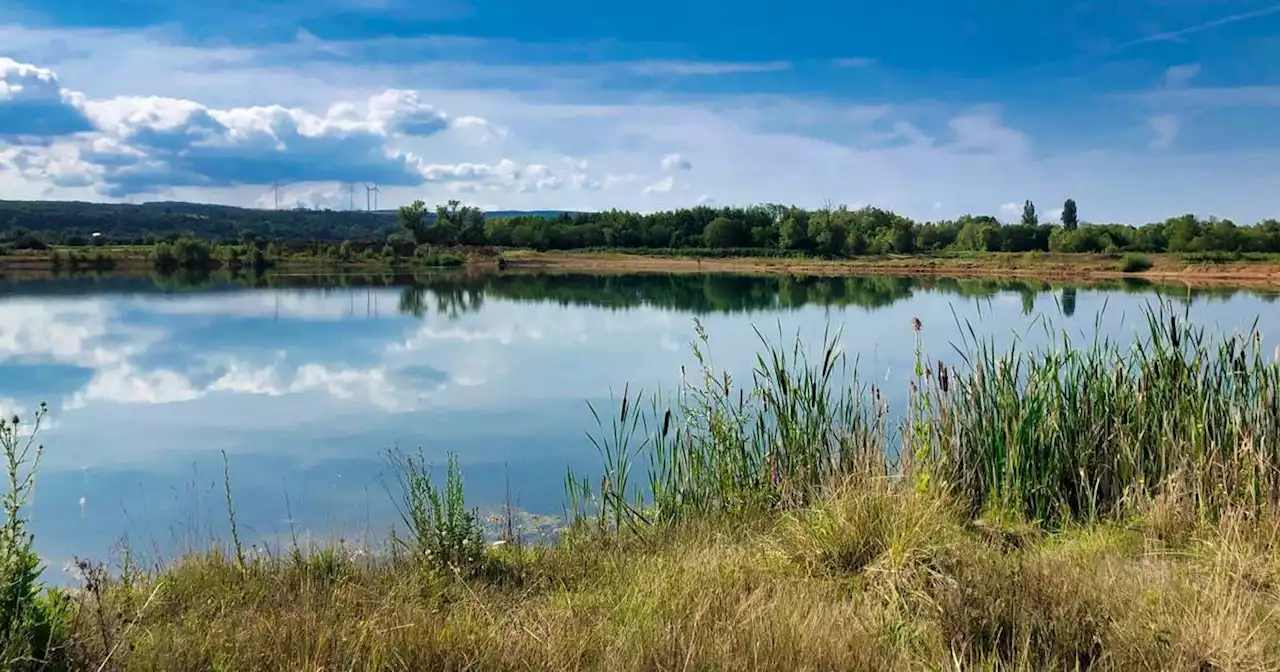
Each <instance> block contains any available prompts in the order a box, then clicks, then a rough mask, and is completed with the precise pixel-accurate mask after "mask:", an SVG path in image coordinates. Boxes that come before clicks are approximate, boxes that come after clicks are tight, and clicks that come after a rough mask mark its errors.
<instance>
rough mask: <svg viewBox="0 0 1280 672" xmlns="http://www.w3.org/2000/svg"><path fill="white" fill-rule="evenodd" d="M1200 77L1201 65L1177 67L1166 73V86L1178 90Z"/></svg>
mask: <svg viewBox="0 0 1280 672" xmlns="http://www.w3.org/2000/svg"><path fill="white" fill-rule="evenodd" d="M1199 75H1200V64H1199V63H1187V64H1185V65H1175V66H1173V67H1171V68H1169V69H1168V70H1165V71H1164V85H1165V86H1167V87H1169V88H1171V89H1177V88H1181V87H1183V86H1186V85H1187V84H1190V83H1191V80H1193V79H1195V78H1196V77H1198V76H1199Z"/></svg>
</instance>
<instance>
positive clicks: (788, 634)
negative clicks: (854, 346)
mask: <svg viewBox="0 0 1280 672" xmlns="http://www.w3.org/2000/svg"><path fill="white" fill-rule="evenodd" d="M911 327H912V330H913V333H914V336H915V338H916V342H917V353H918V354H917V361H916V366H915V370H914V371H913V372H912V376H911V381H910V383H909V390H908V392H909V393H908V395H907V399H906V403H905V404H903V406H902V407H901V408H893V407H892V404H890V402H889V399H890V396H891V395H890V394H889V393H888V392H886V391H884V390H881V389H879V388H878V387H877V386H875V385H871V384H863V383H860V382H859V381H858V379H857V376H856V373H857V366H856V362H854V363H852V364H851V363H848V362H847V360H846V355H845V354H844V353H842V352H841V350H840V348H839V347H838V343H839V341H840V338H839V334H838V333H837V334H827V335H826V337H825V338H824V339H823V342H822V343H821V344H820V345H819V346H818V347H816V348H810V347H806V346H805V344H803V343H801V342H800V339H799V338H798V337H797V339H796V340H795V341H794V343H792V344H791V345H787V346H784V345H781V344H780V343H779V342H778V341H774V340H771V339H769V338H765V337H764V336H763V335H761V341H762V343H763V348H762V354H761V355H760V357H759V358H758V360H757V362H756V365H755V367H754V370H753V371H752V373H751V375H750V377H749V378H748V379H744V380H737V379H735V378H734V376H732V375H730V374H729V373H728V372H726V371H724V370H721V369H718V368H716V366H715V365H714V361H713V359H712V356H711V352H710V339H709V337H708V335H707V334H706V332H705V331H703V330H702V329H701V327H700V326H699V327H698V329H697V339H696V341H695V343H694V353H695V355H696V357H695V359H696V362H697V364H698V366H697V370H695V371H692V372H686V375H685V376H684V380H683V381H682V384H681V386H680V387H679V388H678V389H676V390H674V391H673V392H672V393H671V394H669V395H663V394H651V395H644V394H640V393H633V392H632V391H631V390H630V389H624V391H623V393H622V396H621V399H620V400H618V406H617V410H616V411H612V412H605V411H604V410H603V409H593V411H596V415H597V419H598V421H599V425H600V427H599V431H598V433H597V435H596V438H595V441H596V446H597V448H598V449H599V451H600V453H601V456H602V461H603V465H604V474H603V475H602V478H600V479H599V480H598V483H599V485H598V486H597V485H596V483H597V480H596V479H594V478H589V477H583V476H580V475H575V474H572V473H571V474H569V475H568V477H567V478H566V495H567V500H568V501H567V505H568V508H569V527H568V529H567V530H566V532H565V534H564V535H563V536H562V538H561V539H560V541H559V542H557V543H554V544H547V545H538V546H527V545H521V544H503V545H500V546H487V545H482V544H481V543H480V542H479V540H478V539H477V533H476V529H477V528H476V525H477V521H476V519H475V515H474V512H473V511H470V510H469V509H468V508H467V506H466V504H465V502H464V501H463V500H462V497H461V478H462V475H461V473H460V472H459V471H458V469H457V468H456V462H452V461H451V462H450V465H449V469H448V473H447V474H446V478H445V484H444V486H443V488H441V487H440V486H438V485H436V484H435V483H434V482H433V479H432V478H431V475H430V473H429V471H428V467H427V466H426V465H424V464H423V463H422V462H421V461H420V459H419V458H411V457H409V456H407V455H405V454H393V461H392V464H393V466H394V467H395V468H394V469H393V471H394V472H395V473H396V474H397V475H398V476H399V480H398V481H397V483H399V484H400V486H401V487H400V488H399V489H397V490H394V491H393V494H394V495H395V496H396V497H397V498H398V501H400V502H401V504H402V511H403V512H404V514H405V523H406V527H407V528H408V529H407V533H408V536H406V537H404V538H403V539H401V540H399V542H400V543H391V544H389V545H388V546H387V547H386V549H385V550H382V551H380V552H377V553H373V554H368V553H357V552H351V551H348V550H344V549H340V548H336V547H335V548H329V549H323V550H321V551H318V552H314V553H301V552H293V553H278V554H275V555H273V556H267V557H260V556H255V557H253V558H249V559H242V558H241V553H240V551H238V550H218V549H215V550H211V551H209V552H204V553H198V554H192V555H189V556H187V557H184V558H182V559H180V560H179V561H178V562H176V563H175V564H173V565H171V566H168V567H165V568H162V569H159V570H157V571H154V572H126V573H122V574H121V575H120V576H106V575H105V574H103V573H101V572H90V576H91V577H94V578H92V579H91V580H90V581H88V582H87V583H86V586H85V590H84V591H82V592H81V593H80V594H79V595H78V597H77V599H76V602H75V609H74V610H73V611H72V612H70V613H71V615H70V616H69V619H70V620H68V624H69V625H68V626H67V628H66V632H65V633H63V635H61V636H60V639H59V649H58V650H59V651H60V654H59V655H61V656H63V659H65V660H66V661H71V663H70V667H73V668H75V669H81V668H93V669H96V668H98V666H99V665H103V661H105V665H104V666H103V669H146V670H151V669H165V670H209V669H214V670H222V669H235V670H240V669H307V670H318V669H380V670H381V669H388V670H417V669H514V668H535V669H610V670H650V669H868V670H880V669H930V670H932V669H973V668H979V669H1062V668H1079V669H1084V668H1089V669H1196V670H1201V669H1232V670H1271V669H1276V668H1277V665H1280V620H1277V618H1276V616H1277V613H1276V612H1277V609H1280V593H1278V592H1277V591H1278V590H1280V561H1277V558H1278V557H1280V515H1277V508H1276V507H1277V505H1278V504H1280V432H1278V431H1277V430H1280V407H1278V406H1277V400H1276V392H1277V390H1278V389H1280V363H1277V362H1276V361H1275V360H1274V359H1273V358H1271V357H1269V356H1265V355H1264V354H1263V353H1262V352H1261V339H1260V336H1259V335H1258V334H1257V333H1256V332H1255V331H1249V332H1247V333H1244V334H1237V335H1222V336H1219V337H1213V338H1210V337H1207V336H1205V334H1204V332H1203V331H1201V330H1200V329H1198V328H1197V327H1195V326H1194V325H1191V324H1190V323H1189V322H1188V321H1187V319H1186V316H1185V314H1178V313H1174V312H1172V311H1171V310H1167V309H1164V308H1161V307H1157V308H1156V309H1153V310H1152V311H1151V312H1150V313H1149V314H1148V315H1147V320H1146V323H1145V333H1144V334H1143V335H1142V337H1141V338H1139V339H1138V340H1137V342H1136V343H1134V344H1133V345H1131V346H1130V345H1125V346H1121V345H1119V344H1117V343H1113V342H1109V341H1106V340H1101V341H1097V342H1092V343H1089V344H1087V345H1077V344H1075V343H1073V342H1071V341H1070V340H1069V339H1068V338H1067V337H1066V336H1065V335H1056V334H1054V333H1053V332H1052V331H1048V333H1049V335H1050V336H1052V338H1051V339H1050V340H1049V345H1047V346H1044V347H1040V348H1032V347H1030V346H1028V345H1026V344H1015V345H1013V346H1011V347H1010V349H1009V350H1007V351H998V350H996V349H995V347H994V346H993V345H992V344H990V343H987V342H982V341H980V340H979V339H977V338H976V337H975V336H974V334H973V331H972V330H969V332H968V333H969V337H968V338H967V339H965V341H964V342H962V343H960V344H957V345H958V347H957V348H956V355H955V361H954V363H953V364H947V363H943V362H939V361H935V360H930V359H928V358H927V357H926V356H925V354H924V353H925V351H926V348H925V343H924V339H925V334H926V333H927V330H926V329H925V327H924V325H922V324H920V323H919V321H918V320H916V321H914V322H913V324H912V325H911ZM905 329H906V327H905V326H904V330H905ZM1046 330H1049V327H1047V326H1046ZM779 336H780V335H779ZM397 456H398V458H397ZM646 462H647V464H648V468H647V469H641V466H643V465H644V464H645V463H646ZM229 514H233V510H231V508H230V504H229Z"/></svg>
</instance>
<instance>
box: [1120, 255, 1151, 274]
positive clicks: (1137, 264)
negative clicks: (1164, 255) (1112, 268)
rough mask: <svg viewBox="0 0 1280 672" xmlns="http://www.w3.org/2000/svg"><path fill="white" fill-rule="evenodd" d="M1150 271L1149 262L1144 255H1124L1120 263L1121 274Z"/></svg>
mask: <svg viewBox="0 0 1280 672" xmlns="http://www.w3.org/2000/svg"><path fill="white" fill-rule="evenodd" d="M1150 269H1151V260H1150V259H1148V258H1147V256H1146V255H1144V254H1126V255H1124V260H1123V261H1121V262H1120V272H1121V273H1141V272H1143V271H1147V270H1150Z"/></svg>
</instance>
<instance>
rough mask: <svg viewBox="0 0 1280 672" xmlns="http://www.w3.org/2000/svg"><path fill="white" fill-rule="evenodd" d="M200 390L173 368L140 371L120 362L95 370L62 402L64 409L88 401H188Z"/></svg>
mask: <svg viewBox="0 0 1280 672" xmlns="http://www.w3.org/2000/svg"><path fill="white" fill-rule="evenodd" d="M199 397H200V392H199V391H198V390H196V389H195V388H194V387H192V385H191V381H190V380H188V379H187V377H186V376H184V375H182V374H181V373H178V372H176V371H169V370H164V369H161V370H156V371H142V370H139V369H138V368H137V367H135V366H133V365H132V364H128V363H122V364H118V365H115V366H110V367H106V368H102V369H98V370H97V371H95V372H94V374H93V377H92V378H91V379H90V380H89V383H88V385H86V386H85V387H84V388H83V389H81V390H79V391H77V392H76V393H75V394H73V395H72V396H71V397H70V398H68V399H67V400H65V401H63V403H62V408H63V410H74V409H78V408H84V406H85V405H87V404H88V403H89V402H91V401H98V402H110V403H113V404H169V403H175V402H180V401H191V400H192V399H197V398H199Z"/></svg>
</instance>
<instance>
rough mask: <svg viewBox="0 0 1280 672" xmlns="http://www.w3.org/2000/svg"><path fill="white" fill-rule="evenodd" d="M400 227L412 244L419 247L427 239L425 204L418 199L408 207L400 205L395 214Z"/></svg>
mask: <svg viewBox="0 0 1280 672" xmlns="http://www.w3.org/2000/svg"><path fill="white" fill-rule="evenodd" d="M396 219H397V220H398V221H399V223H400V227H401V228H403V229H404V230H405V231H407V232H408V233H409V235H410V236H411V237H412V238H413V242H414V243H415V244H417V245H421V244H422V243H425V242H426V239H427V204H426V203H424V202H423V201H422V199H418V200H416V201H414V202H413V203H410V204H409V205H402V206H400V209H399V210H398V211H397V212H396Z"/></svg>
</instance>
